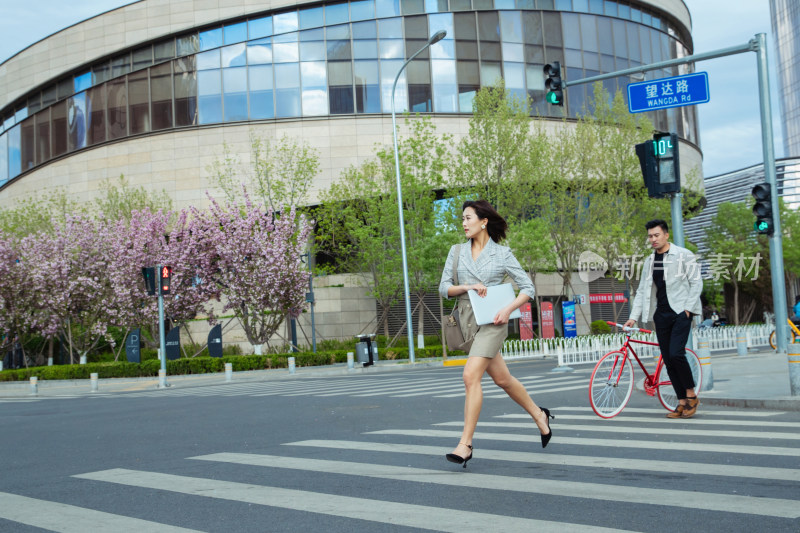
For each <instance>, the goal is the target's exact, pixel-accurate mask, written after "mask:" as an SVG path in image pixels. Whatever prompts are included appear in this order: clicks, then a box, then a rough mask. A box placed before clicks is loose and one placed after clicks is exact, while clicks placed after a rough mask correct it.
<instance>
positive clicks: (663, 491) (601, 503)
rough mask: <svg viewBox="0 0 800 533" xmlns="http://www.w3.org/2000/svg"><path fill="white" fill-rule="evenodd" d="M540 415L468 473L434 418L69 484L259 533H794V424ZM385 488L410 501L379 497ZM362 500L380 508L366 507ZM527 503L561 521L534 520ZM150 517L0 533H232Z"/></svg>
mask: <svg viewBox="0 0 800 533" xmlns="http://www.w3.org/2000/svg"><path fill="white" fill-rule="evenodd" d="M543 379H544V378H543ZM418 386H419V384H418ZM287 390H291V389H287ZM332 390H333V389H325V388H322V389H317V390H315V391H314V392H313V394H317V393H323V394H330V393H331V391H332ZM326 391H327V392H326ZM340 392H341V391H340ZM418 392H421V391H418ZM387 393H388V391H387ZM405 393H406V394H409V393H410V392H409V391H406V392H405ZM552 411H553V412H554V413H555V414H556V420H555V421H554V423H553V430H554V432H555V436H554V439H553V441H552V442H551V444H550V446H548V448H547V449H546V450H541V449H539V450H536V446H535V445H537V444H538V443H537V441H538V439H537V437H536V432H535V426H534V425H533V424H532V423H531V421H530V420H529V419H527V420H526V417H527V415H516V414H513V415H510V414H498V415H496V416H487V417H485V419H484V420H481V421H480V422H479V424H478V429H477V432H476V435H475V441H474V443H475V451H474V454H475V458H474V459H473V460H472V461H471V462H470V463H469V465H468V468H467V469H466V470H464V469H462V468H459V467H457V466H455V465H452V464H450V463H447V462H445V461H444V458H443V457H442V456H443V454H444V453H446V452H447V451H450V446H452V445H453V443H454V441H455V440H457V439H458V438H459V436H460V425H461V423H462V422H461V421H456V420H440V421H431V423H430V425H429V427H427V428H422V429H417V428H413V429H412V428H407V427H386V428H385V429H377V430H372V431H366V432H363V433H355V434H353V435H352V438H348V439H304V440H296V441H287V442H283V443H282V445H280V446H275V447H272V448H271V449H270V450H256V451H251V450H248V451H247V453H244V452H243V451H242V450H228V451H225V450H223V451H219V450H214V451H210V452H209V453H201V454H200V455H190V456H187V457H185V458H184V460H183V461H181V463H182V464H181V465H178V467H177V468H170V469H169V471H164V470H166V468H167V467H166V466H163V467H162V468H161V469H158V468H130V465H119V466H118V467H114V465H110V466H111V467H110V468H104V469H101V470H96V471H88V472H83V473H77V474H74V475H72V476H71V477H70V480H71V482H72V483H77V484H78V489H83V490H87V489H89V488H93V489H94V490H95V491H98V490H99V492H100V493H102V494H103V495H104V496H105V498H108V499H110V500H120V499H131V495H133V494H138V495H139V496H140V497H141V495H142V494H143V493H142V491H145V492H144V494H150V493H152V494H158V499H159V500H163V501H164V505H167V506H169V505H176V506H177V505H179V502H180V505H183V506H194V508H196V509H203V508H205V506H206V505H208V504H209V502H212V501H213V502H215V504H216V505H222V506H223V507H221V509H225V508H226V507H224V506H234V505H240V504H248V505H249V506H254V508H255V509H264V510H272V511H273V512H278V510H280V514H279V515H276V516H280V517H282V518H281V520H277V519H275V520H273V521H271V522H270V523H269V525H268V527H267V528H266V530H268V531H298V530H307V529H313V530H316V529H322V528H325V529H326V530H327V531H353V530H356V531H373V530H374V531H391V530H395V529H393V528H411V529H415V530H426V531H447V532H456V531H458V532H463V531H503V532H516V531H520V532H522V531H524V532H526V533H527V532H530V531H537V532H538V531H543V532H550V531H552V532H556V531H557V532H564V531H576V532H577V531H581V532H583V531H586V532H595V531H596V532H601V531H612V530H613V531H645V530H647V531H650V530H654V529H658V530H671V529H675V528H676V527H675V526H677V525H679V524H681V523H692V524H693V525H694V527H695V528H698V529H703V525H704V524H713V525H714V528H713V529H714V530H717V531H733V530H748V529H755V528H758V529H760V530H766V531H797V530H799V529H800V461H798V454H797V450H798V448H797V444H796V441H797V440H798V439H800V422H798V421H797V417H796V416H794V415H793V414H788V415H787V414H786V413H781V412H775V411H753V410H746V411H745V410H733V409H708V410H704V411H703V412H702V416H698V417H697V418H694V419H691V420H682V421H677V422H676V421H671V420H667V419H666V418H664V416H663V414H664V411H663V410H661V409H658V408H641V407H630V408H628V409H626V412H625V413H624V416H622V415H621V416H619V417H617V418H616V419H614V420H613V421H607V420H602V419H599V418H597V417H596V416H594V415H593V414H591V410H590V408H588V407H576V406H561V407H553V408H552ZM447 428H451V429H447ZM498 431H502V432H498ZM600 433H603V434H604V435H599V434H600ZM665 450H670V452H669V453H667V452H666V451H665ZM634 451H635V456H634ZM670 454H672V455H670ZM675 454H680V460H675ZM243 473H248V474H250V475H243ZM304 476H305V477H304ZM387 483H389V484H402V487H404V488H405V489H407V490H405V491H394V492H392V491H388V490H386V487H387V486H391V485H386V484H387ZM687 486H689V487H693V488H692V489H689V490H687ZM325 487H337V488H336V490H334V491H332V490H330V488H328V490H326V489H325ZM381 487H382V488H383V489H384V491H383V493H381V492H379V490H378V489H379V488H381ZM365 493H371V494H377V496H374V497H371V498H369V500H368V501H365V498H364V494H365ZM401 494H402V496H401ZM430 494H435V495H437V496H436V498H435V499H432V498H430V496H426V495H430ZM468 494H472V495H479V496H478V497H475V496H473V497H465V495H468ZM187 498H190V499H187ZM101 500H102V498H101ZM534 501H535V502H539V503H541V502H558V503H557V505H559V507H558V510H557V511H553V512H534V511H532V510H531V505H530V502H534ZM487 502H495V503H494V504H493V505H494V506H493V505H492V504H489V505H486V503H487ZM500 503H502V504H503V505H502V508H500V507H497V506H498V505H500ZM151 504H152V501H151V500H144V501H143V503H142V505H141V507H140V509H139V512H131V513H129V514H131V516H128V515H125V514H121V513H110V512H108V510H104V509H97V508H92V507H91V506H86V507H81V506H79V505H75V504H74V502H73V503H71V504H69V503H65V502H58V501H48V500H47V499H37V498H34V497H31V495H20V494H14V493H11V492H0V529H2V525H3V523H4V522H3V521H7V522H11V523H17V524H24V525H28V526H32V527H37V528H41V529H45V530H51V531H60V532H77V531H89V530H98V524H101V527H100V529H102V530H108V531H115V532H116V531H122V532H126V531H156V532H161V531H164V532H172V531H175V532H178V531H195V530H201V531H218V530H228V531H233V530H235V527H232V526H230V523H231V522H225V524H227V527H225V526H224V525H223V523H222V522H214V521H213V518H212V517H211V516H210V515H209V516H207V517H206V520H208V523H207V524H205V527H204V528H200V529H198V528H197V526H196V524H195V527H194V528H188V529H184V528H182V527H181V526H183V525H184V524H182V523H177V524H166V523H160V522H158V521H154V520H152V519H150V518H147V513H148V507H149V506H150V505H151ZM551 505H556V504H554V503H551ZM536 507H537V508H539V509H542V508H546V507H547V506H546V505H541V504H540V505H538V506H536ZM236 508H237V509H240V508H238V507H236ZM248 509H250V507H248ZM231 512H233V511H231ZM248 512H249V511H248ZM270 516H272V515H270ZM652 516H659V517H662V518H660V519H659V520H660V522H659V524H658V528H655V524H654V523H653V522H652V521H648V520H650V518H649V517H652ZM645 517H647V518H645ZM670 517H671V518H670ZM228 519H230V517H228ZM220 520H223V518H220ZM670 520H672V522H670ZM7 522H6V523H7ZM262 530H263V529H262Z"/></svg>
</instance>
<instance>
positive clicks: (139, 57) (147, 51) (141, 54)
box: [132, 46, 153, 71]
mask: <svg viewBox="0 0 800 533" xmlns="http://www.w3.org/2000/svg"><path fill="white" fill-rule="evenodd" d="M132 58H133V70H134V71H136V70H141V69H143V68H147V67H149V66H150V65H152V64H153V47H152V46H146V47H144V48H140V49H139V50H134V51H133V54H132Z"/></svg>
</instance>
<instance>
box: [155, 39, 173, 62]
mask: <svg viewBox="0 0 800 533" xmlns="http://www.w3.org/2000/svg"><path fill="white" fill-rule="evenodd" d="M174 58H175V39H169V40H166V41H163V42H160V43H156V44H155V45H153V60H154V61H155V62H156V63H163V62H164V61H169V60H170V59H174Z"/></svg>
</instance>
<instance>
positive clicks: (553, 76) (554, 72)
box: [544, 61, 564, 106]
mask: <svg viewBox="0 0 800 533" xmlns="http://www.w3.org/2000/svg"><path fill="white" fill-rule="evenodd" d="M544 75H545V76H547V79H546V80H545V82H544V86H545V88H547V91H548V92H547V96H545V100H547V103H548V104H552V105H560V106H563V105H564V84H563V83H562V82H561V63H559V62H558V61H553V63H552V64H551V65H545V66H544Z"/></svg>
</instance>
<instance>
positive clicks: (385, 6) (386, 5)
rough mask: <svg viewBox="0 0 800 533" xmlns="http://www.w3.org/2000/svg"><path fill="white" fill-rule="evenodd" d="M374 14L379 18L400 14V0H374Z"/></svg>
mask: <svg viewBox="0 0 800 533" xmlns="http://www.w3.org/2000/svg"><path fill="white" fill-rule="evenodd" d="M375 14H376V16H378V17H379V18H384V17H396V16H399V15H400V0H375Z"/></svg>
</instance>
